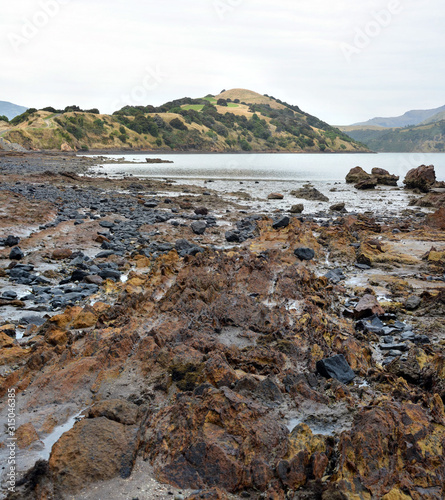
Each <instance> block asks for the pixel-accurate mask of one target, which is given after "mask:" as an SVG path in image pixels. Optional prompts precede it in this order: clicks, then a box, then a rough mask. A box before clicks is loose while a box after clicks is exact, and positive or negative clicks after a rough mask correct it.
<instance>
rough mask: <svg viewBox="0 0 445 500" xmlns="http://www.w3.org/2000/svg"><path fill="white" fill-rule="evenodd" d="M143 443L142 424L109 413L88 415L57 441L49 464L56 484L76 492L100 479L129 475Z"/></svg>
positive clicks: (62, 488)
mask: <svg viewBox="0 0 445 500" xmlns="http://www.w3.org/2000/svg"><path fill="white" fill-rule="evenodd" d="M138 447H139V427H138V426H135V425H123V424H121V423H119V422H116V421H114V420H110V419H108V418H106V417H105V416H100V417H97V418H85V419H83V420H81V421H80V422H77V423H76V424H75V425H74V427H73V428H72V429H71V430H69V431H68V432H65V434H63V435H62V437H61V438H60V439H59V440H58V441H57V442H56V443H55V444H54V446H53V448H52V451H51V456H50V458H49V468H50V472H51V475H52V477H53V478H54V483H55V486H56V488H58V489H61V490H63V491H64V493H74V492H76V491H79V490H80V489H82V488H84V487H85V486H87V485H89V484H91V483H95V482H97V481H104V480H107V479H112V478H113V477H118V476H120V477H122V478H128V477H129V476H130V474H131V471H132V469H133V465H134V462H135V460H136V454H137V450H138Z"/></svg>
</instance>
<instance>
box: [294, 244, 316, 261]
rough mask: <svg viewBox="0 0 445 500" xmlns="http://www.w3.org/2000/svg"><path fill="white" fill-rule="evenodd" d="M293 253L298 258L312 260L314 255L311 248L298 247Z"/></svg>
mask: <svg viewBox="0 0 445 500" xmlns="http://www.w3.org/2000/svg"><path fill="white" fill-rule="evenodd" d="M294 255H295V256H296V257H298V258H299V259H300V260H312V259H313V258H314V257H315V252H314V250H313V249H312V248H307V247H299V248H296V249H295V250H294Z"/></svg>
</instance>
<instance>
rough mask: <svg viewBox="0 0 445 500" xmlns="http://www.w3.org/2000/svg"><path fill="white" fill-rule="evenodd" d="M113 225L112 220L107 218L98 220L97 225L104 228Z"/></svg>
mask: <svg viewBox="0 0 445 500" xmlns="http://www.w3.org/2000/svg"><path fill="white" fill-rule="evenodd" d="M114 225H115V224H114V222H110V221H109V220H101V221H100V222H99V226H101V227H105V228H108V229H110V228H112V227H114Z"/></svg>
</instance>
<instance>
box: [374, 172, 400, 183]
mask: <svg viewBox="0 0 445 500" xmlns="http://www.w3.org/2000/svg"><path fill="white" fill-rule="evenodd" d="M371 174H372V176H373V177H374V178H376V179H377V184H382V185H384V186H397V181H398V180H399V176H398V175H392V174H390V173H389V172H388V171H387V170H385V169H384V168H378V167H374V168H373V169H372V170H371Z"/></svg>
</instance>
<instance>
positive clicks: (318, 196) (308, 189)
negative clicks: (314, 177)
mask: <svg viewBox="0 0 445 500" xmlns="http://www.w3.org/2000/svg"><path fill="white" fill-rule="evenodd" d="M290 194H291V195H292V196H295V197H297V198H302V199H303V200H313V201H329V198H328V197H327V196H325V195H324V194H323V193H320V191H319V190H318V189H316V188H314V186H312V185H311V184H305V185H304V186H303V187H302V188H300V189H296V190H294V191H291V193H290Z"/></svg>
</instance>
